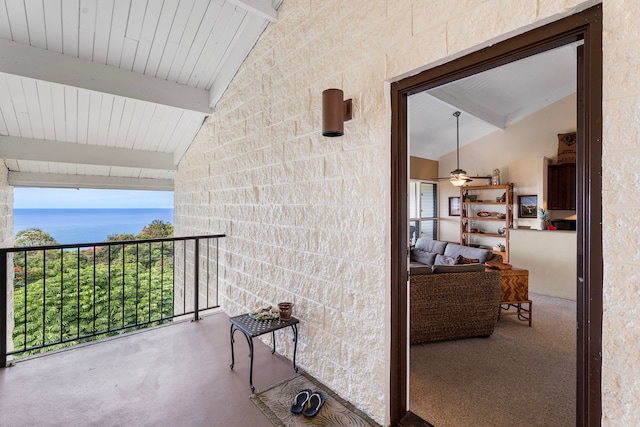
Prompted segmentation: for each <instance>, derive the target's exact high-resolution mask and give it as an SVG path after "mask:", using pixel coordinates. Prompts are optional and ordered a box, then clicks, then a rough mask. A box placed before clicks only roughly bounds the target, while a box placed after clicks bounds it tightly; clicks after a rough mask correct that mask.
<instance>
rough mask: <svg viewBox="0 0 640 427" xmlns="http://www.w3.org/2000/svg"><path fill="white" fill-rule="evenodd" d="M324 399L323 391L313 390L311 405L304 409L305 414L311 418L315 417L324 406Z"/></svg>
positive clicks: (310, 399)
mask: <svg viewBox="0 0 640 427" xmlns="http://www.w3.org/2000/svg"><path fill="white" fill-rule="evenodd" d="M324 400H325V399H324V394H322V392H321V391H315V392H313V394H311V396H310V397H309V407H308V408H307V410H306V411H304V413H303V415H304V416H305V417H309V418H311V417H315V416H316V415H317V414H318V411H320V408H322V405H324Z"/></svg>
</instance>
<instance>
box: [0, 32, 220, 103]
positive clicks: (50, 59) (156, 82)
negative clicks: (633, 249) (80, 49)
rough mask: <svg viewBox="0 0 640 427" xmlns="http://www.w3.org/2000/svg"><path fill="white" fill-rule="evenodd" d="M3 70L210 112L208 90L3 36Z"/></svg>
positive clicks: (0, 43)
mask: <svg viewBox="0 0 640 427" xmlns="http://www.w3.org/2000/svg"><path fill="white" fill-rule="evenodd" d="M0 73H6V74H14V75H18V76H23V77H28V78H32V79H37V80H42V81H46V82H51V83H57V84H61V85H66V86H72V87H78V88H83V89H88V90H93V91H96V92H103V93H109V94H112V95H117V96H122V97H126V98H132V99H138V100H141V101H147V102H152V103H155V104H162V105H167V106H170V107H175V108H180V109H184V110H190V111H197V112H199V113H204V114H211V107H209V92H208V91H207V90H203V89H197V88H193V87H190V86H185V85H181V84H178V83H174V82H170V81H167V80H162V79H157V78H154V77H150V76H146V75H144V74H140V73H134V72H132V71H127V70H124V69H120V68H116V67H111V66H108V65H104V64H100V63H96V62H91V61H87V60H84V59H79V58H76V57H73V56H69V55H63V54H61V53H57V52H53V51H49V50H45V49H40V48H37V47H32V46H27V45H25V44H22V43H17V42H13V41H9V40H4V39H0Z"/></svg>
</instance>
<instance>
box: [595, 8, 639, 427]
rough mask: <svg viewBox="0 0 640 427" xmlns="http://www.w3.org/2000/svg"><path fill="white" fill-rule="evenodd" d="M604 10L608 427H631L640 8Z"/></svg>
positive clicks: (634, 410)
mask: <svg viewBox="0 0 640 427" xmlns="http://www.w3.org/2000/svg"><path fill="white" fill-rule="evenodd" d="M603 8H604V12H603V17H604V21H603V23H604V32H603V56H604V65H603V72H604V78H603V98H604V100H603V115H604V117H603V130H604V134H603V156H602V171H603V195H602V197H603V234H604V235H603V244H604V248H603V251H604V261H603V264H604V319H603V336H602V339H603V346H602V347H603V352H602V365H603V366H602V402H603V425H607V426H629V425H638V424H639V423H640V406H639V405H638V404H637V403H638V396H640V363H638V360H639V358H638V355H639V354H640V311H639V310H638V296H639V295H640V275H639V274H638V272H639V271H640V268H639V267H640V250H639V249H638V248H640V220H639V219H638V215H637V212H638V209H640V184H639V182H640V180H639V179H638V178H640V176H639V175H638V171H640V75H639V74H638V73H637V70H638V67H639V66H640V27H639V26H638V21H639V20H640V4H638V3H637V2H635V1H633V0H624V1H605V2H604V4H603ZM629 173H631V176H630V175H629ZM630 177H631V179H629V178H630Z"/></svg>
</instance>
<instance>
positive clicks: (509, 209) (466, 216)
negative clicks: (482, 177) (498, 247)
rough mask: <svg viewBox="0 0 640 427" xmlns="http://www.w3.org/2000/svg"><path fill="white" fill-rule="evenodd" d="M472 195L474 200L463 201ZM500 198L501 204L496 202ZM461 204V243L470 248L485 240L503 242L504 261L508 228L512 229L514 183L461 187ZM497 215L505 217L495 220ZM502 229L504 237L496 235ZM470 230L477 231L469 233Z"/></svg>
mask: <svg viewBox="0 0 640 427" xmlns="http://www.w3.org/2000/svg"><path fill="white" fill-rule="evenodd" d="M473 195H475V196H476V198H477V199H476V201H466V200H467V196H473ZM503 195H504V201H497V200H496V199H502V196H503ZM460 204H461V207H462V209H461V213H460V244H461V245H464V246H472V245H479V243H481V242H482V239H485V238H495V239H503V240H504V246H505V256H503V258H505V262H507V261H506V260H508V257H509V229H511V228H512V227H513V184H504V185H477V186H464V187H460ZM478 212H488V213H489V214H490V215H491V216H478ZM497 214H504V218H498V216H497ZM501 226H502V227H504V230H505V233H504V234H503V235H501V234H498V228H499V227H501ZM471 229H477V231H474V232H471ZM477 242H478V243H477ZM492 246H493V245H491V246H490V247H489V248H491V247H492Z"/></svg>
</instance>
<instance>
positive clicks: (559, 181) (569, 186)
mask: <svg viewBox="0 0 640 427" xmlns="http://www.w3.org/2000/svg"><path fill="white" fill-rule="evenodd" d="M547 173H548V176H547V209H562V210H575V209H576V165H575V163H563V164H559V165H549V167H548V169H547Z"/></svg>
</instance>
